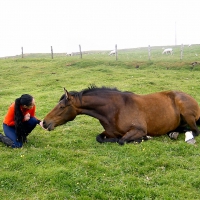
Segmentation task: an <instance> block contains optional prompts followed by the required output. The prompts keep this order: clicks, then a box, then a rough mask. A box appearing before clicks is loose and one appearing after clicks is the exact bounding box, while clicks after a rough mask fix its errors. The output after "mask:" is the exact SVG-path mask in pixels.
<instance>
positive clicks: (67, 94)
mask: <svg viewBox="0 0 200 200" xmlns="http://www.w3.org/2000/svg"><path fill="white" fill-rule="evenodd" d="M64 92H65V97H66V99H69V93H68V91H67V90H66V89H65V88H64Z"/></svg>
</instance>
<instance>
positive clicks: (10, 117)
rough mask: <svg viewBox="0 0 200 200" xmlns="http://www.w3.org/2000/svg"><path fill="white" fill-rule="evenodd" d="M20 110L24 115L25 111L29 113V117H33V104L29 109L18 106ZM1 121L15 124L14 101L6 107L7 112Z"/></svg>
mask: <svg viewBox="0 0 200 200" xmlns="http://www.w3.org/2000/svg"><path fill="white" fill-rule="evenodd" d="M20 108H21V111H22V113H23V115H24V116H25V115H26V114H27V113H29V114H30V117H35V109H36V108H35V106H33V108H31V109H26V108H23V107H22V106H20ZM3 123H4V124H6V125H8V126H14V125H15V103H12V104H11V105H10V107H9V109H8V112H7V114H6V116H5V118H4V120H3Z"/></svg>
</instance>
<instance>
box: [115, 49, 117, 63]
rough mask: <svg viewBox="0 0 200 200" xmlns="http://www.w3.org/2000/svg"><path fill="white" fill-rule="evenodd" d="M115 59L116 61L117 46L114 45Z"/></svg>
mask: <svg viewBox="0 0 200 200" xmlns="http://www.w3.org/2000/svg"><path fill="white" fill-rule="evenodd" d="M115 59H116V60H117V45H115Z"/></svg>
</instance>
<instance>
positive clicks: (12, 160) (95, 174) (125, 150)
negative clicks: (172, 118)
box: [0, 45, 200, 200]
mask: <svg viewBox="0 0 200 200" xmlns="http://www.w3.org/2000/svg"><path fill="white" fill-rule="evenodd" d="M173 49H174V54H173V55H163V54H162V51H163V49H162V47H151V59H150V60H149V57H148V49H147V48H137V49H127V50H119V51H118V60H117V61H116V60H115V56H108V53H109V52H106V51H99V52H98V51H94V52H92V51H91V52H84V54H83V57H82V59H81V58H80V56H79V55H76V56H72V57H70V56H65V54H55V55H54V59H51V55H50V54H27V55H26V54H25V55H24V58H23V59H22V58H21V56H16V57H11V58H1V59H0V72H1V76H0V85H1V88H0V105H1V106H0V120H1V121H3V118H4V116H5V114H6V112H7V109H8V106H9V105H10V103H12V102H13V101H14V100H15V99H16V98H18V97H19V96H21V94H23V93H29V94H32V95H33V96H34V98H35V100H36V104H37V117H38V118H40V119H43V117H44V116H45V115H46V114H47V113H48V112H49V111H50V110H51V109H52V108H53V107H54V106H55V105H56V104H57V102H58V100H59V98H60V96H61V95H62V94H63V88H64V87H65V88H66V89H67V90H69V91H72V90H76V91H80V90H82V89H84V88H87V87H88V86H89V85H90V84H95V85H97V86H108V87H117V88H118V89H119V90H122V91H132V92H135V93H138V94H147V93H152V92H157V91H162V90H182V91H184V92H186V93H188V94H190V95H192V96H193V97H194V98H195V99H196V100H197V101H198V102H199V104H200V95H199V91H200V85H199V83H200V79H199V77H200V45H192V46H191V47H188V46H185V47H184V49H183V58H182V60H181V59H180V46H176V47H173ZM193 62H197V64H196V65H195V66H192V65H191V64H192V63H193ZM136 66H139V68H138V67H137V68H136ZM102 131H103V128H102V127H101V125H100V124H99V122H98V120H96V119H94V118H91V117H89V116H78V117H77V118H76V119H75V120H74V121H72V122H69V123H67V124H65V125H63V126H60V127H57V128H56V129H55V130H54V131H52V132H47V131H45V130H42V129H41V128H40V127H36V129H35V130H34V131H33V132H32V133H31V134H30V136H29V137H28V143H27V144H25V145H24V146H23V148H22V149H11V148H7V147H5V146H4V145H3V144H2V143H0V149H1V174H0V193H1V199H6V200H7V199H17V200H22V199H28V200H36V199H41V200H43V199H48V200H49V199H52V200H54V199H80V200H83V199H95V200H96V199H123V200H124V199H145V200H150V199H159V200H160V199H181V200H182V199H191V200H192V199H200V193H199V189H200V176H199V170H200V167H199V166H200V160H199V156H200V153H199V152H200V147H199V144H200V137H197V138H196V141H197V143H196V145H194V146H193V145H189V144H187V143H185V141H184V138H185V136H184V134H180V135H179V137H178V140H177V141H173V140H170V139H169V138H168V137H167V136H162V137H157V138H154V139H153V140H150V141H147V142H143V143H141V144H126V145H124V146H119V145H118V144H99V143H97V142H96V140H95V137H96V135H97V134H99V133H101V132H102ZM0 132H3V130H2V127H1V128H0Z"/></svg>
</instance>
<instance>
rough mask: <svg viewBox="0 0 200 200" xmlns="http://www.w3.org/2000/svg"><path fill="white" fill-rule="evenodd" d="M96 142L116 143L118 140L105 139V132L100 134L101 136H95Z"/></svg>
mask: <svg viewBox="0 0 200 200" xmlns="http://www.w3.org/2000/svg"><path fill="white" fill-rule="evenodd" d="M96 140H97V142H99V143H104V142H118V141H119V139H118V138H109V137H107V133H106V131H104V132H102V133H101V134H99V135H97V137H96Z"/></svg>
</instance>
